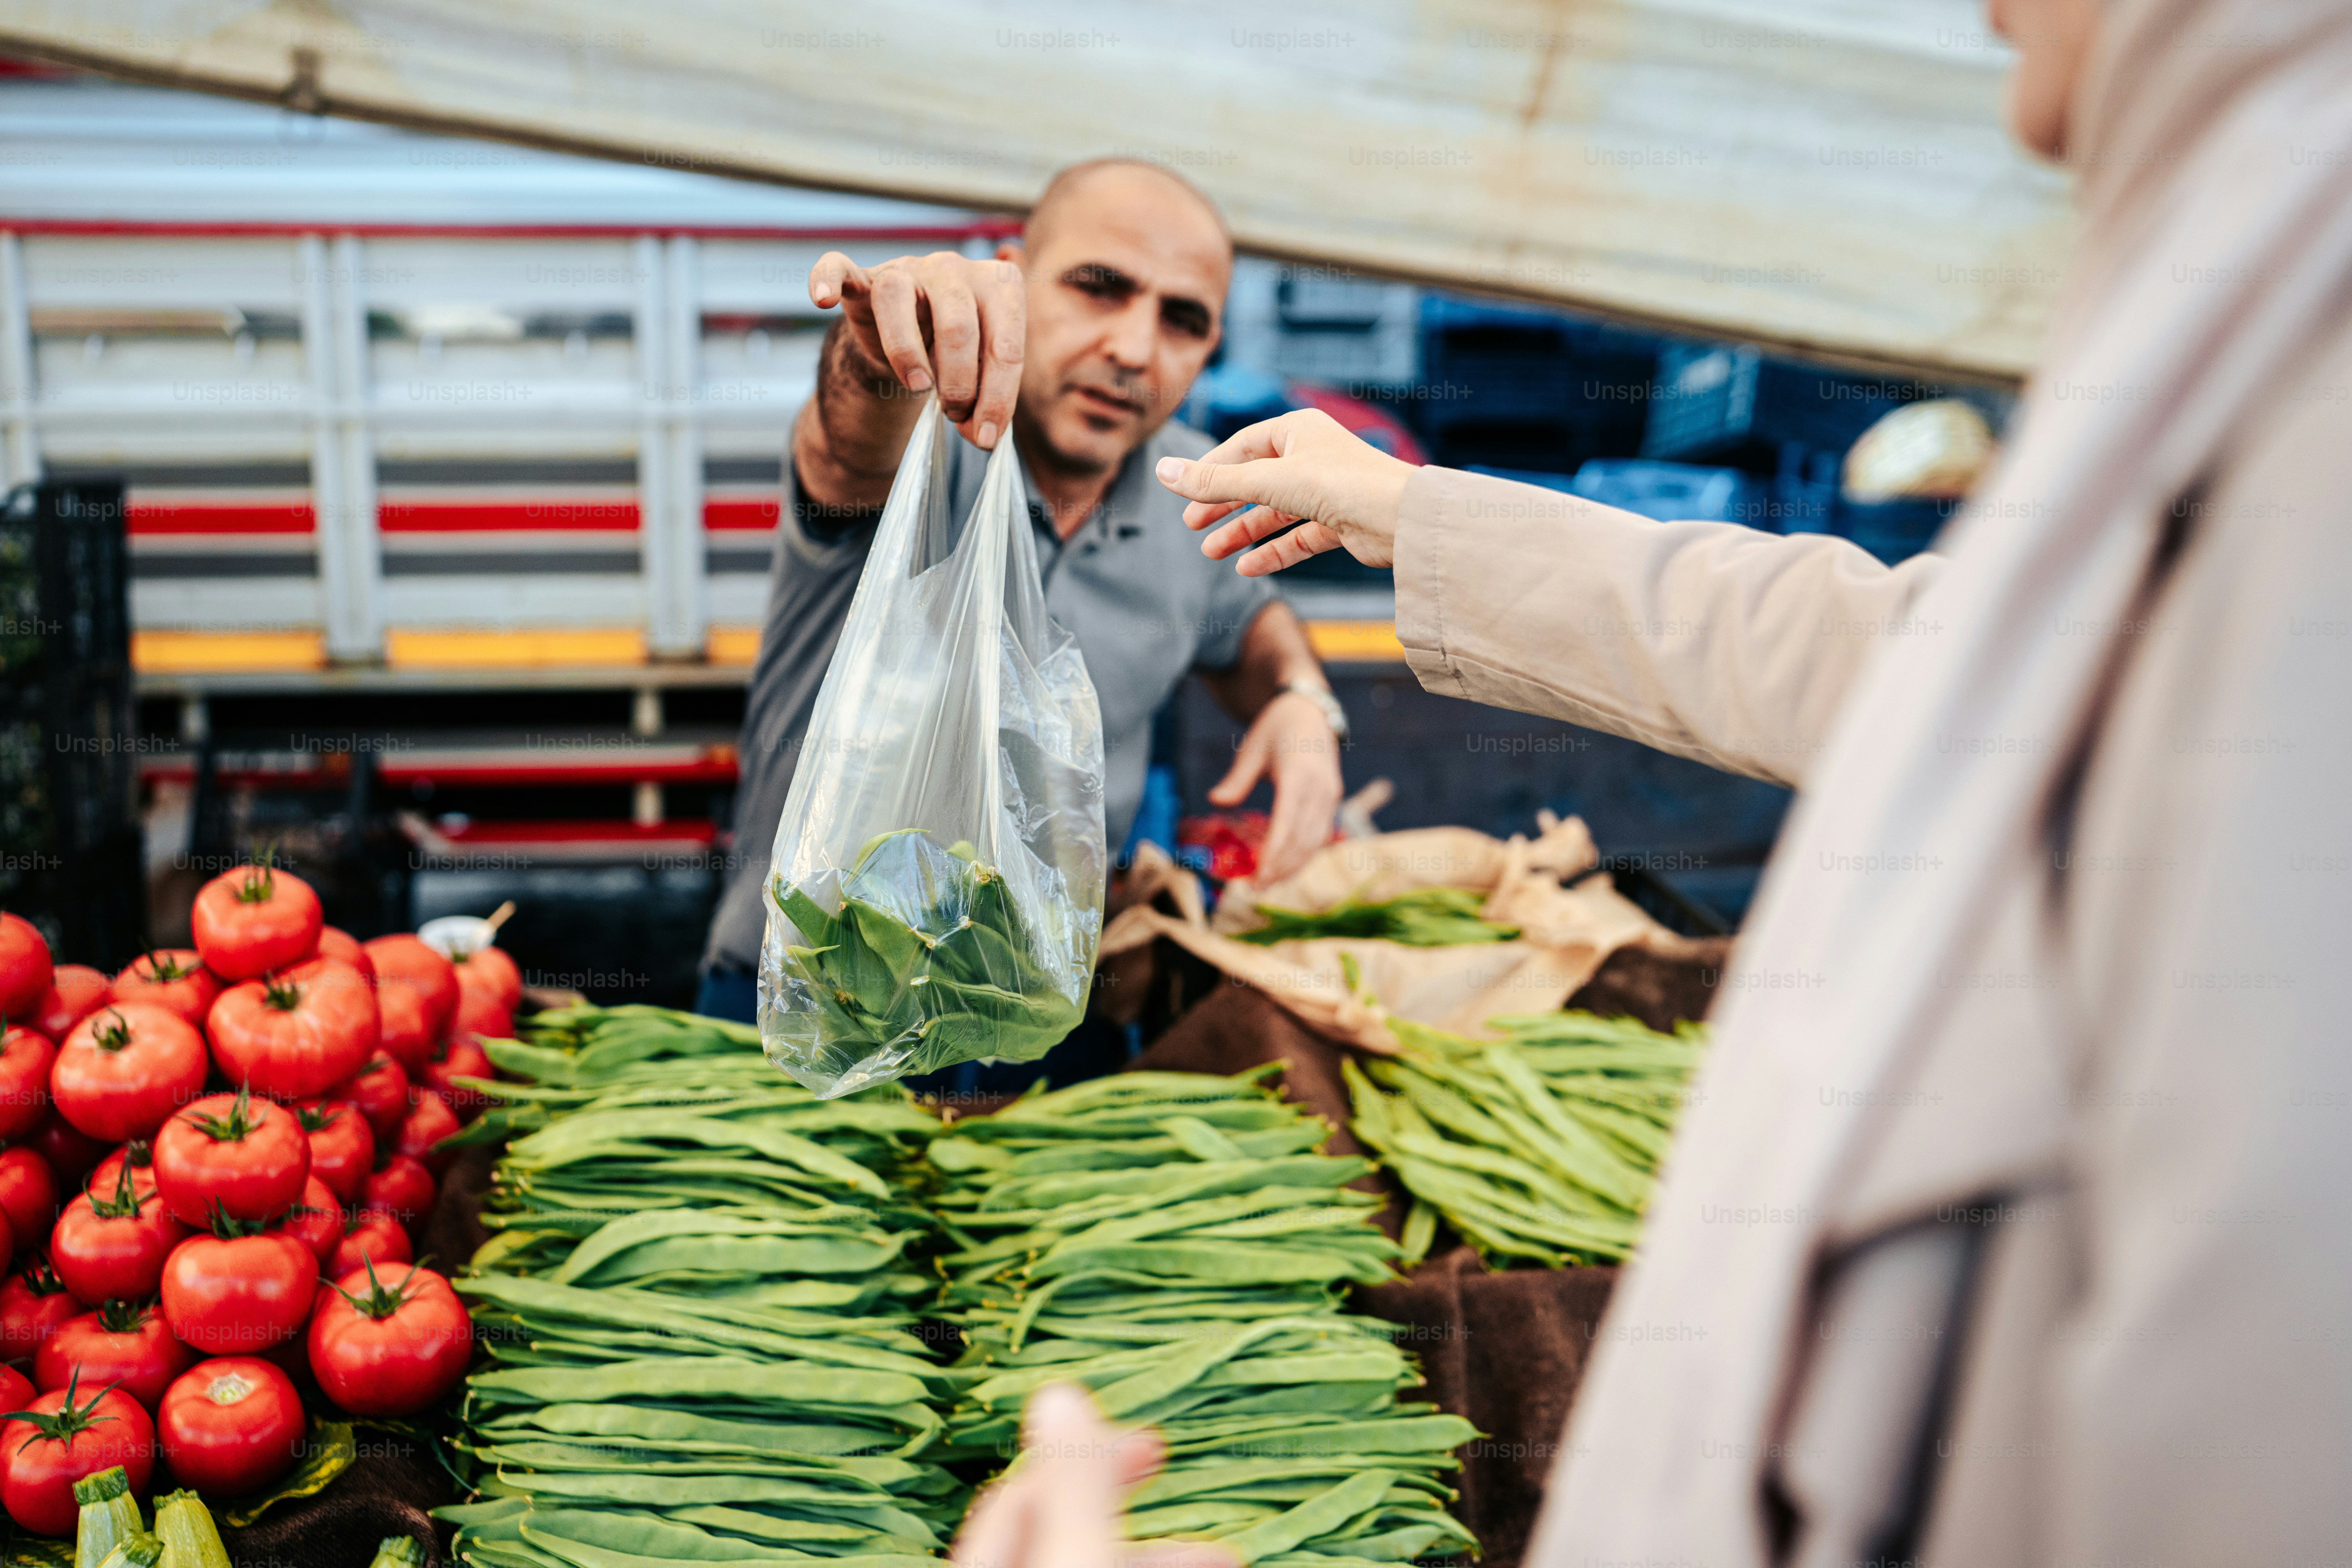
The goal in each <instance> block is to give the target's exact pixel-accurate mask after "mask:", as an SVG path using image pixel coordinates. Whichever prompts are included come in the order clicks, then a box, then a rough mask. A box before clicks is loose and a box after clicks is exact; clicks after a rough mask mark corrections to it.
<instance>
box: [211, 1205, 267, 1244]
mask: <svg viewBox="0 0 2352 1568" xmlns="http://www.w3.org/2000/svg"><path fill="white" fill-rule="evenodd" d="M211 1223H212V1232H213V1234H214V1235H215V1236H216V1237H219V1238H220V1239H221V1240H223V1241H235V1240H236V1239H237V1237H242V1236H259V1235H260V1234H261V1233H262V1232H264V1231H266V1230H268V1228H269V1226H268V1225H267V1224H265V1223H264V1222H262V1221H260V1220H257V1219H239V1218H237V1217H236V1215H233V1214H231V1213H229V1212H228V1209H227V1207H226V1205H223V1204H222V1202H221V1201H220V1199H218V1198H215V1199H214V1200H213V1202H212V1221H211Z"/></svg>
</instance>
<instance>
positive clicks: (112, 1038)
mask: <svg viewBox="0 0 2352 1568" xmlns="http://www.w3.org/2000/svg"><path fill="white" fill-rule="evenodd" d="M106 1014H107V1016H108V1017H109V1018H110V1019H111V1020H112V1022H110V1023H106V1024H101V1025H100V1026H98V1027H97V1028H95V1029H92V1030H91V1031H90V1032H89V1037H90V1041H91V1043H92V1044H93V1045H95V1046H97V1047H98V1048H99V1049H100V1050H101V1051H119V1050H121V1048H122V1047H125V1046H127V1045H129V1044H130V1043H131V1021H130V1020H129V1019H128V1018H125V1017H124V1016H122V1015H121V1013H119V1012H117V1011H116V1010H115V1009H113V1008H111V1007H110V1008H108V1009H107V1010H106Z"/></svg>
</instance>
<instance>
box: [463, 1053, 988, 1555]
mask: <svg viewBox="0 0 2352 1568" xmlns="http://www.w3.org/2000/svg"><path fill="white" fill-rule="evenodd" d="M533 1033H534V1037H533V1038H532V1039H531V1040H530V1041H527V1042H500V1043H498V1044H494V1045H492V1046H491V1047H489V1051H490V1055H491V1058H492V1060H493V1061H495V1062H496V1063H497V1064H498V1065H499V1067H500V1068H502V1069H505V1070H509V1071H516V1072H524V1073H528V1074H530V1077H531V1078H532V1079H533V1081H532V1082H531V1083H529V1084H509V1083H499V1084H498V1085H495V1086H493V1087H494V1089H495V1090H496V1092H498V1093H499V1095H501V1096H502V1097H505V1098H506V1099H507V1100H508V1101H509V1103H508V1105H507V1106H506V1107H504V1108H503V1109H502V1110H500V1111H496V1112H492V1113H490V1114H492V1115H501V1116H503V1117H504V1118H505V1121H506V1123H507V1127H508V1131H509V1132H510V1133H511V1134H513V1135H514V1142H513V1143H512V1144H511V1146H510V1147H509V1151H508V1153H507V1155H506V1158H505V1159H504V1160H502V1161H501V1162H500V1163H499V1167H498V1172H497V1175H496V1178H495V1185H494V1187H493V1190H492V1192H491V1194H490V1196H489V1198H488V1201H487V1202H486V1203H485V1205H484V1214H483V1218H484V1223H485V1224H486V1225H488V1226H489V1227H490V1228H491V1230H492V1232H493V1234H492V1237H491V1239H490V1240H489V1241H488V1243H486V1244H485V1245H484V1246H483V1247H482V1248H481V1249H480V1250H479V1251H478V1253H477V1254H476V1255H475V1258H474V1259H473V1262H472V1264H471V1266H470V1267H469V1268H468V1269H467V1272H466V1273H465V1275H464V1276H463V1277H461V1278H460V1279H458V1280H457V1287H458V1289H459V1290H461V1291H462V1292H463V1293H464V1294H465V1295H466V1296H467V1298H468V1299H469V1300H470V1301H471V1303H472V1305H473V1308H474V1316H475V1323H476V1327H477V1330H478V1332H479V1333H480V1334H481V1336H482V1338H483V1342H484V1343H485V1345H486V1347H487V1349H488V1363H487V1365H486V1366H485V1367H484V1368H483V1369H482V1370H479V1371H478V1372H476V1373H475V1374H474V1375H473V1377H472V1378H471V1379H470V1380H469V1382H468V1384H467V1393H466V1399H465V1411H464V1414H465V1419H466V1423H467V1451H468V1452H469V1453H470V1454H471V1456H472V1458H473V1460H474V1461H475V1464H476V1466H477V1486H478V1500H477V1501H475V1502H473V1503H470V1504H467V1505H465V1506H462V1507H459V1508H455V1509H450V1510H444V1514H443V1517H445V1518H447V1519H450V1520H452V1521H455V1522H457V1525H458V1526H459V1531H458V1549H459V1552H460V1554H461V1556H462V1557H463V1558H464V1559H465V1560H466V1561H467V1562H469V1563H476V1564H479V1565H481V1568H658V1565H661V1564H666V1563H709V1562H714V1561H724V1562H781V1561H786V1560H802V1559H819V1558H822V1559H830V1560H832V1562H833V1563H835V1564H837V1565H838V1568H916V1565H918V1564H925V1563H933V1562H936V1560H937V1557H938V1554H939V1552H940V1549H941V1546H942V1543H943V1542H944V1541H945V1539H946V1537H947V1535H948V1533H949V1532H950V1531H951V1530H952V1529H953V1526H954V1524H955V1521H956V1520H957V1519H958V1518H959V1517H961V1509H962V1504H963V1501H964V1494H965V1489H964V1488H963V1487H962V1485H961V1483H960V1482H959V1481H958V1480H957V1479H955V1478H954V1477H953V1476H952V1475H950V1473H949V1472H948V1471H947V1470H946V1469H944V1468H941V1466H940V1465H939V1464H938V1463H937V1462H935V1459H934V1458H933V1456H932V1453H931V1450H933V1449H935V1448H936V1447H937V1446H938V1440H939V1437H940V1433H941V1429H942V1422H941V1416H940V1411H941V1410H943V1409H944V1408H945V1407H946V1405H947V1403H948V1401H949V1399H950V1397H951V1394H952V1392H953V1390H954V1388H955V1386H956V1384H958V1382H959V1379H958V1378H957V1376H956V1375H955V1374H954V1373H951V1372H950V1371H949V1370H948V1369H946V1368H945V1367H943V1366H941V1365H940V1363H938V1362H937V1361H936V1360H934V1359H932V1358H931V1357H929V1356H928V1355H927V1354H926V1353H925V1352H924V1350H923V1347H922V1345H921V1343H920V1342H919V1340H918V1339H917V1338H916V1337H915V1336H914V1335H913V1334H912V1333H910V1332H909V1329H910V1328H911V1327H912V1325H913V1324H914V1322H915V1315H914V1312H913V1310H912V1304H913V1303H914V1302H915V1301H916V1300H918V1299H919V1298H920V1297H923V1296H926V1295H928V1294H929V1290H930V1285H931V1281H930V1279H929V1276H928V1275H927V1274H926V1272H925V1271H924V1270H923V1268H922V1267H921V1264H920V1262H919V1259H918V1258H913V1257H910V1256H909V1254H910V1252H913V1251H917V1250H919V1249H920V1248H921V1247H924V1246H925V1245H926V1243H927V1240H928V1238H929V1233H930V1226H931V1221H930V1219H929V1213H928V1211H927V1210H926V1209H925V1208H924V1207H923V1206H922V1205H920V1204H919V1203H918V1202H916V1201H915V1200H914V1198H913V1197H912V1196H911V1195H909V1194H910V1189H911V1184H912V1183H913V1182H914V1181H915V1180H916V1173H917V1170H918V1163H919V1159H920V1155H921V1152H922V1149H923V1146H924V1144H925V1143H926V1142H929V1140H930V1138H931V1137H932V1136H933V1135H935V1134H936V1133H937V1132H938V1131H939V1125H940V1124H939V1122H938V1121H937V1120H936V1119H935V1118H934V1117H932V1116H931V1115H930V1114H929V1113H928V1112H926V1111H924V1110H921V1109H919V1107H917V1106H916V1105H915V1104H914V1103H913V1102H912V1101H911V1100H909V1099H908V1097H907V1096H906V1095H905V1094H904V1093H903V1092H901V1091H899V1090H898V1089H882V1090H877V1091H870V1092H868V1093H866V1094H863V1095H859V1096H855V1097H850V1098H845V1099H842V1100H831V1101H824V1100H816V1099H814V1097H812V1096H811V1095H810V1094H809V1093H808V1092H807V1091H806V1090H804V1089H799V1088H797V1087H796V1086H794V1085H793V1084H791V1083H789V1082H787V1081H786V1080H784V1079H782V1077H781V1076H780V1075H778V1074H777V1072H776V1071H775V1069H774V1068H772V1067H770V1066H769V1065H768V1063H767V1062H766V1060H765V1059H764V1058H762V1057H761V1055H760V1054H759V1043H758V1038H757V1036H756V1034H754V1033H753V1032H752V1031H751V1030H748V1029H743V1028H740V1027H739V1026H731V1025H722V1024H717V1023H714V1022H712V1021H711V1020H709V1019H701V1018H694V1017H690V1016H687V1015H682V1014H663V1013H660V1012H658V1011H656V1010H654V1009H614V1010H611V1011H604V1010H596V1009H576V1010H574V1011H573V1012H572V1013H571V1014H568V1015H562V1016H557V1017H555V1018H553V1019H551V1020H549V1021H548V1022H547V1023H546V1024H545V1025H544V1026H541V1027H540V1028H538V1029H536V1030H534V1032H533ZM486 1119H487V1118H486Z"/></svg>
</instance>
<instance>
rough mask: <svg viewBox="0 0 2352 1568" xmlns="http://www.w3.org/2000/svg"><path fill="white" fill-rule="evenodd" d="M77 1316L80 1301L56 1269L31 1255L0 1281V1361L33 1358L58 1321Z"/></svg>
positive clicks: (52, 1332)
mask: <svg viewBox="0 0 2352 1568" xmlns="http://www.w3.org/2000/svg"><path fill="white" fill-rule="evenodd" d="M79 1316H81V1303H80V1302H79V1301H77V1300H74V1298H73V1296H72V1294H71V1293H70V1292H68V1290H67V1289H66V1287H65V1281H64V1280H62V1279H58V1276H57V1271H56V1270H55V1269H53V1268H50V1267H49V1266H48V1264H47V1262H46V1261H45V1260H43V1259H42V1258H32V1259H31V1260H30V1261H28V1262H26V1265H25V1266H24V1267H23V1268H19V1269H17V1270H16V1272H15V1273H14V1274H11V1275H9V1276H8V1278H7V1280H6V1282H5V1283H0V1361H30V1360H32V1359H33V1356H34V1354H35V1353H36V1352H38V1351H39V1350H40V1348H41V1346H42V1345H43V1344H44V1343H46V1342H47V1340H48V1337H49V1336H50V1335H51V1334H54V1333H56V1332H57V1331H58V1324H60V1323H62V1322H64V1321H66V1320H67V1319H68V1318H78V1317H79ZM5 1452H6V1450H5V1448H0V1454H5Z"/></svg>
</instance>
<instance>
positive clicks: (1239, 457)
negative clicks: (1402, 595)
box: [1156, 408, 1413, 577]
mask: <svg viewBox="0 0 2352 1568" xmlns="http://www.w3.org/2000/svg"><path fill="white" fill-rule="evenodd" d="M1156 471H1157V473H1158V476H1159V479H1160V483H1161V484H1163V485H1165V486H1167V487H1168V488H1169V489H1171V490H1173V491H1175V492H1176V493H1177V494H1178V495H1180V496H1182V497H1184V498H1185V499H1186V500H1190V501H1191V502H1192V505H1191V506H1188V507H1186V508H1185V509H1184V526H1185V527H1187V528H1190V529H1193V530H1195V531H1197V530H1200V529H1203V528H1210V527H1214V528H1215V531H1214V532H1213V533H1211V534H1210V535H1209V537H1208V538H1206V539H1204V540H1202V542H1201V552H1202V554H1203V555H1206V556H1208V557H1209V558H1210V559H1211V560H1213V561H1223V559H1225V558H1226V557H1227V556H1229V555H1235V554H1240V553H1241V552H1243V551H1244V550H1247V551H1248V553H1247V554H1244V555H1242V558H1241V560H1240V561H1239V562H1238V563H1235V570H1237V571H1238V572H1240V573H1241V574H1242V575H1243V576H1244V577H1263V576H1265V574H1268V573H1270V572H1279V571H1281V570H1282V569H1283V568H1284V567H1286V566H1296V565H1297V564H1298V563H1300V562H1301V561H1304V560H1306V559H1307V557H1308V556H1310V555H1319V554H1321V553H1322V552H1324V551H1327V550H1340V549H1344V550H1346V551H1347V552H1348V553H1349V554H1350V555H1353V556H1354V557H1355V558H1356V559H1357V560H1359V561H1360V562H1362V563H1364V564H1365V565H1367V566H1387V565H1391V564H1392V563H1394V562H1395V560H1396V530H1397V513H1398V510H1400V508H1401V507H1402V504H1403V500H1404V487H1405V481H1406V480H1408V479H1412V474H1413V467H1412V464H1411V463H1408V462H1405V461H1404V460H1403V459H1402V458H1391V457H1390V456H1389V455H1388V454H1387V453H1386V452H1383V451H1381V450H1380V449H1379V448H1378V447H1373V446H1371V445H1370V443H1368V442H1366V441H1363V440H1361V439H1360V438H1359V437H1355V436H1351V435H1349V433H1348V432H1347V431H1346V430H1345V429H1343V428H1342V427H1341V426H1340V425H1339V421H1338V420H1336V419H1334V418H1332V417H1331V416H1329V415H1328V414H1326V413H1323V412H1322V411H1321V410H1320V409H1314V408H1307V409H1301V410H1300V411H1299V412H1297V413H1296V414H1285V415H1283V416H1281V417H1280V418H1277V419H1267V420H1265V421H1262V422H1261V423H1259V424H1255V425H1253V426H1249V427H1248V428H1247V429H1245V430H1239V431H1236V432H1234V435H1233V436H1232V437H1230V438H1228V439H1227V440H1225V441H1223V442H1221V443H1220V444H1219V445H1218V446H1217V447H1214V448H1213V449H1212V450H1211V451H1210V452H1209V453H1208V454H1207V455H1206V456H1205V457H1203V458H1201V459H1200V460H1199V461H1197V462H1190V463H1188V462H1186V461H1185V460H1184V459H1182V458H1160V467H1159V468H1158V469H1157V470H1156ZM1294 522H1297V523H1301V524H1302V526H1300V527H1298V528H1296V529H1291V531H1289V532H1288V533H1284V534H1283V535H1282V537H1281V538H1279V539H1276V540H1274V541H1273V542H1271V543H1266V542H1264V541H1265V540H1266V538H1267V536H1268V535H1270V534H1275V533H1280V532H1281V531H1282V530H1284V529H1286V528H1290V525H1291V524H1292V523H1294ZM1253 545H1255V546H1256V548H1255V549H1251V548H1250V547H1251V546H1253Z"/></svg>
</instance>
